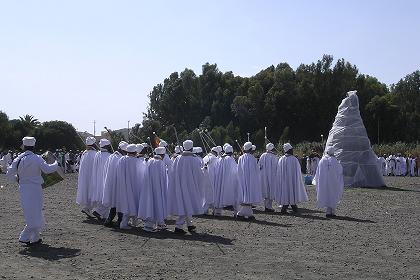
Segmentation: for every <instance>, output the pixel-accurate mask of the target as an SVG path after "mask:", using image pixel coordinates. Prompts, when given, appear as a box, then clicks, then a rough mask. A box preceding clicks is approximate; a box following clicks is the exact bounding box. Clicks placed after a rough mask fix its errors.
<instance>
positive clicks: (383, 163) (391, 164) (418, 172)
mask: <svg viewBox="0 0 420 280" xmlns="http://www.w3.org/2000/svg"><path fill="white" fill-rule="evenodd" d="M419 165H420V160H419V158H416V157H414V156H409V157H405V156H403V155H402V154H397V155H389V156H386V155H383V156H379V157H378V169H379V170H380V172H381V174H382V175H383V176H410V177H414V176H420V167H419Z"/></svg>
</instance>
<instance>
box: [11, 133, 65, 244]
mask: <svg viewBox="0 0 420 280" xmlns="http://www.w3.org/2000/svg"><path fill="white" fill-rule="evenodd" d="M22 142H23V147H24V152H23V153H22V154H20V155H19V156H18V157H17V158H15V159H14V160H13V162H12V164H11V165H10V166H9V167H8V170H7V174H6V176H7V178H8V180H10V181H14V182H16V181H17V182H18V183H19V194H20V201H21V206H22V209H23V214H24V217H25V223H26V225H25V227H24V229H23V230H22V232H21V233H20V236H19V242H22V243H25V244H27V245H33V244H37V243H40V242H41V241H42V240H41V237H40V234H41V230H42V229H43V228H44V226H45V219H44V215H43V212H42V207H43V197H42V186H41V185H42V183H43V182H44V180H43V179H42V176H41V172H44V173H53V172H55V171H56V170H57V168H58V163H57V161H55V162H54V163H52V164H47V163H46V162H45V161H44V159H43V158H42V157H40V156H38V155H36V154H34V153H33V149H34V146H35V142H36V139H35V138H34V137H24V138H23V139H22Z"/></svg>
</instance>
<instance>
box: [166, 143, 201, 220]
mask: <svg viewBox="0 0 420 280" xmlns="http://www.w3.org/2000/svg"><path fill="white" fill-rule="evenodd" d="M203 176H204V175H203V172H202V170H201V161H200V159H199V158H198V157H196V156H194V154H193V153H191V152H188V151H185V152H183V153H182V154H181V155H180V156H177V157H176V158H175V160H174V163H173V166H172V169H171V171H170V172H169V187H168V199H167V203H168V214H172V215H178V216H181V215H183V216H192V215H200V214H203V213H204V208H203V206H204V203H205V201H204V190H203V188H204V187H203Z"/></svg>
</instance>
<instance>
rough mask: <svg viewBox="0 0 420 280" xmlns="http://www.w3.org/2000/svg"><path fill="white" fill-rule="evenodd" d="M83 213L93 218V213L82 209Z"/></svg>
mask: <svg viewBox="0 0 420 280" xmlns="http://www.w3.org/2000/svg"><path fill="white" fill-rule="evenodd" d="M82 213H83V214H85V215H86V216H87V217H88V218H93V216H92V214H90V213H89V212H87V211H85V210H82Z"/></svg>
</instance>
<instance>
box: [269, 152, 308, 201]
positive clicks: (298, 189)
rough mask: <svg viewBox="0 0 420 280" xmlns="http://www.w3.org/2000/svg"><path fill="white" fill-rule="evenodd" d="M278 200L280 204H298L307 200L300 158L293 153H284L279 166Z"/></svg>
mask: <svg viewBox="0 0 420 280" xmlns="http://www.w3.org/2000/svg"><path fill="white" fill-rule="evenodd" d="M277 183H278V186H277V191H276V201H277V202H278V203H279V204H280V205H296V204H297V203H299V202H303V201H307V200H308V195H307V194H306V189H305V185H304V184H303V178H302V173H301V169H300V164H299V160H298V159H297V158H296V157H294V156H293V155H284V156H282V157H281V158H280V159H279V163H278V166H277Z"/></svg>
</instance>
